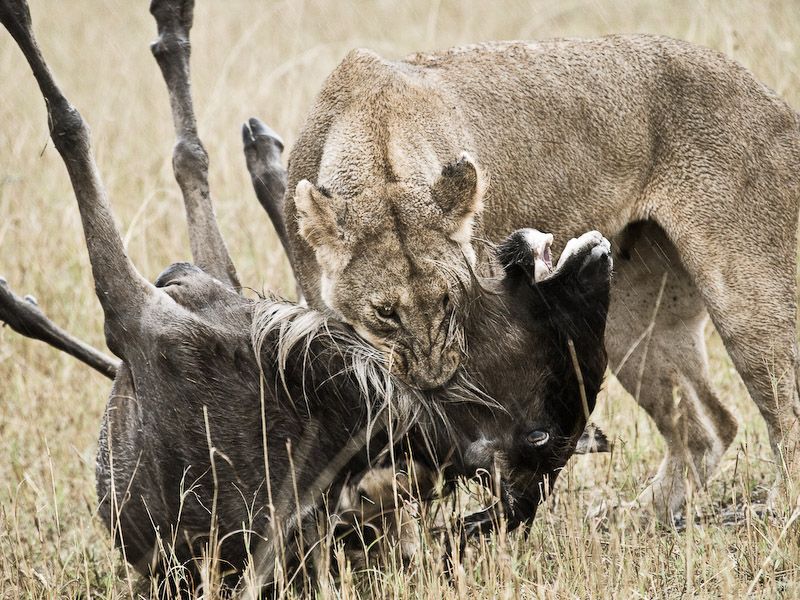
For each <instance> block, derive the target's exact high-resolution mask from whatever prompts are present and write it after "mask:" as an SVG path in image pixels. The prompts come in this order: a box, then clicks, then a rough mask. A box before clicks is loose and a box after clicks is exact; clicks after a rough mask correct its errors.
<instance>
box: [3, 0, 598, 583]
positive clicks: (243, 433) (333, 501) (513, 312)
mask: <svg viewBox="0 0 800 600" xmlns="http://www.w3.org/2000/svg"><path fill="white" fill-rule="evenodd" d="M151 11H152V12H153V14H154V16H155V17H156V20H157V22H158V26H159V34H160V37H159V40H158V41H157V42H156V43H155V44H154V45H153V52H154V55H155V56H156V59H157V61H158V63H159V65H160V67H161V69H162V72H163V74H164V77H165V80H166V81H167V85H168V88H169V91H170V100H171V104H172V108H173V119H174V122H175V128H176V136H177V144H176V147H175V151H174V157H173V164H174V167H175V173H176V179H177V180H178V182H179V184H180V186H181V189H182V191H183V194H184V200H185V202H186V206H187V215H188V221H189V228H190V238H191V241H192V252H193V255H194V257H195V260H196V261H197V263H198V264H199V265H200V266H195V265H192V264H188V263H179V264H175V265H172V266H171V267H169V268H167V269H166V270H165V271H164V272H163V273H162V274H161V275H160V276H159V277H158V279H157V280H156V282H155V284H150V283H149V282H147V281H146V280H145V279H144V278H143V277H142V276H141V275H140V273H139V272H138V271H137V270H136V268H135V267H134V266H133V264H132V263H131V261H130V260H129V259H128V256H127V254H126V252H125V249H124V247H123V244H122V240H121V237H120V235H119V232H118V231H117V229H116V226H115V225H114V222H113V218H112V213H111V208H110V204H109V202H108V199H107V198H106V195H105V192H104V188H103V185H102V182H101V180H100V177H99V174H98V171H97V168H96V165H95V163H94V159H93V156H92V149H91V142H90V138H89V132H88V128H87V126H86V124H85V122H84V121H83V119H82V117H81V116H80V114H79V113H78V111H77V110H76V109H75V108H74V107H73V106H72V105H71V104H70V103H69V102H68V100H67V99H66V98H65V97H64V95H63V94H62V93H61V91H60V90H59V88H58V86H57V85H56V83H55V81H54V79H53V77H52V75H51V73H50V71H49V69H48V67H47V65H46V64H45V61H44V59H43V57H42V55H41V53H40V52H39V50H38V47H37V45H36V42H35V39H34V36H33V32H32V26H31V19H30V13H29V11H28V8H27V5H26V4H25V3H24V2H23V3H18V2H12V1H11V0H1V1H0V21H2V23H3V24H4V26H5V27H6V28H7V29H8V31H9V32H10V33H11V35H12V36H13V37H14V39H15V40H16V41H17V43H18V45H19V46H20V48H21V49H22V51H23V53H24V54H25V56H26V58H27V59H28V61H29V63H30V66H31V68H32V69H33V73H34V76H35V78H36V80H37V82H38V83H39V86H40V89H41V91H42V95H43V96H44V98H45V101H46V104H47V108H48V118H49V122H50V128H51V137H52V139H53V142H54V144H55V146H56V148H57V150H58V152H59V153H60V154H61V156H62V158H63V160H64V163H65V165H66V167H67V170H68V172H69V175H70V178H71V181H72V185H73V188H74V191H75V194H76V197H77V200H78V208H79V210H80V214H81V219H82V224H83V228H84V234H85V239H86V243H87V247H88V251H89V256H90V260H91V265H92V272H93V275H94V279H95V285H96V290H97V295H98V298H99V300H100V303H101V305H102V307H103V310H104V313H105V334H106V340H107V343H108V347H109V349H111V351H112V352H114V354H116V355H117V356H118V357H119V358H120V359H121V362H120V363H118V364H114V363H113V362H111V363H109V362H108V361H103V360H99V361H95V362H96V364H95V366H96V367H99V368H101V369H103V370H104V371H105V372H106V373H110V372H112V371H113V372H114V373H115V378H114V383H113V386H112V390H111V394H110V398H109V401H108V404H107V407H106V411H105V415H104V421H103V424H102V428H101V433H100V439H99V447H98V452H97V490H98V495H99V500H100V509H99V512H100V515H101V517H102V518H103V520H104V522H105V523H106V525H107V526H108V528H109V530H110V531H111V532H112V534H113V535H114V537H115V540H116V542H117V543H118V544H119V546H120V547H121V549H122V551H123V553H124V556H125V558H126V560H127V561H129V562H130V563H131V564H133V565H134V566H135V568H136V569H137V570H138V571H140V572H141V573H145V574H158V575H160V576H162V577H165V578H167V579H168V580H169V583H170V585H177V586H179V587H181V588H191V587H193V586H196V585H198V584H199V583H200V582H199V581H198V577H199V571H200V568H199V566H198V565H199V564H200V563H201V562H202V561H203V560H204V559H207V560H211V561H212V562H213V565H214V567H213V568H216V569H218V570H219V572H220V574H221V576H222V577H223V578H224V579H225V581H226V582H228V584H229V585H230V586H232V587H234V586H240V587H241V588H242V590H243V591H255V592H257V590H258V589H260V587H261V586H262V585H268V584H271V583H272V582H273V580H274V578H275V576H276V575H275V565H276V564H282V563H284V562H285V563H288V564H290V565H295V566H296V565H297V563H298V562H302V558H303V556H304V554H305V552H306V551H307V550H308V548H309V547H311V546H313V542H314V540H315V538H314V535H315V532H316V531H317V528H318V527H319V526H323V528H324V527H325V525H326V520H327V519H328V518H334V517H336V516H337V514H338V512H337V511H339V508H340V499H341V498H342V497H343V496H344V495H346V491H347V488H348V486H349V485H350V482H351V481H353V480H355V479H357V478H358V477H359V476H360V475H361V474H363V473H364V472H366V471H368V470H369V469H371V468H373V467H376V466H377V467H385V466H387V465H391V466H392V468H395V465H396V464H397V463H399V464H400V465H408V466H409V469H410V468H411V466H413V465H419V466H420V467H421V468H423V469H425V470H427V471H429V472H432V473H439V472H441V473H442V474H443V477H444V479H445V480H450V479H453V478H456V477H472V476H474V475H475V474H478V473H486V474H489V475H490V481H489V482H488V483H489V484H490V485H492V486H495V487H496V490H497V492H498V495H499V498H500V501H501V502H500V505H499V506H497V507H492V508H490V509H487V510H486V511H484V512H480V513H476V514H475V515H471V516H468V517H466V523H465V525H466V529H467V534H468V535H469V534H472V533H477V532H486V531H489V530H491V528H492V527H493V526H494V524H495V523H496V522H497V520H498V518H499V517H500V515H501V513H502V514H503V515H504V516H505V518H506V519H507V521H508V523H509V526H510V527H515V526H517V525H519V524H520V523H524V522H527V521H529V520H530V519H532V518H533V516H534V515H535V512H536V509H537V506H538V504H539V501H540V499H541V497H542V495H543V494H544V493H545V492H546V491H547V489H548V488H549V487H550V486H552V484H553V482H554V480H555V478H556V477H557V476H558V473H559V471H560V469H561V468H562V467H563V465H564V464H565V463H566V461H567V459H568V458H569V456H570V455H571V454H572V452H573V450H574V448H575V444H576V442H577V440H578V438H579V437H580V435H581V432H582V431H583V427H584V425H585V423H586V419H587V417H588V415H589V413H590V412H591V410H592V408H593V406H594V402H595V397H596V395H597V392H598V390H599V388H600V385H601V382H602V377H603V372H604V369H605V366H606V356H605V350H604V347H603V332H604V327H605V319H606V314H607V310H608V301H609V281H610V269H611V259H610V248H609V244H608V242H607V241H606V240H605V239H604V238H603V237H602V236H601V235H600V234H599V233H597V232H590V233H588V234H585V235H583V236H581V237H580V238H579V239H576V240H575V241H574V242H573V244H572V246H571V250H570V251H569V252H564V253H563V254H562V257H561V260H560V262H559V264H558V266H557V267H556V269H555V270H554V271H553V272H552V273H549V270H550V269H549V265H547V264H546V263H548V262H549V259H548V254H549V244H550V238H548V237H547V236H543V235H541V234H538V233H537V232H534V231H533V230H521V231H519V232H517V233H515V234H514V235H512V236H511V237H509V238H508V239H507V240H506V241H505V242H504V243H503V244H502V245H501V246H500V247H499V249H498V260H499V263H500V264H501V265H502V266H503V268H504V273H503V275H502V276H498V277H495V278H480V279H478V278H477V276H475V275H474V274H471V273H467V275H466V276H468V277H472V278H474V281H471V282H470V285H469V286H467V288H468V289H467V290H466V291H465V294H464V295H463V296H462V297H461V299H460V301H461V302H463V303H464V305H463V307H462V308H463V310H464V311H466V312H467V313H468V314H469V318H468V319H467V323H468V324H467V325H466V328H465V333H466V335H465V336H464V342H465V344H467V345H468V347H469V355H470V359H469V360H468V361H466V362H465V364H464V366H463V369H462V370H460V371H459V373H458V375H457V377H456V379H455V380H454V381H453V382H451V384H450V385H449V386H448V387H447V388H445V389H441V390H436V391H432V392H427V393H423V392H420V391H418V390H415V389H413V388H411V387H409V386H407V385H406V384H404V383H402V382H401V381H400V380H398V379H396V378H395V377H394V376H393V375H392V374H391V373H390V370H389V369H388V368H387V365H386V362H385V356H384V355H383V354H382V353H381V352H379V351H378V350H376V349H375V348H373V347H372V346H370V345H368V344H366V343H365V342H364V341H363V340H362V339H361V338H359V337H358V336H357V335H356V334H355V333H354V332H353V331H352V329H351V328H350V327H349V326H346V325H344V324H342V323H340V322H338V321H335V320H332V319H330V318H328V317H326V316H325V315H322V314H320V313H318V312H316V311H314V310H312V309H307V308H303V307H300V306H297V305H295V304H292V303H289V302H286V301H282V300H275V299H262V300H258V301H253V300H250V299H247V298H245V297H244V296H242V295H241V294H240V293H239V288H240V286H239V283H238V277H237V275H236V271H235V269H234V267H233V262H232V260H231V258H230V256H229V254H228V251H227V249H226V247H225V244H224V243H223V241H222V238H221V236H220V235H219V231H218V229H217V224H216V220H215V218H214V213H213V209H212V205H211V201H210V196H209V189H208V183H207V157H206V154H205V150H204V149H203V147H202V144H201V143H200V140H199V138H198V137H197V133H196V128H195V123H194V114H193V111H192V106H191V99H190V97H189V85H188V51H189V45H188V32H189V28H190V26H191V19H192V2H190V1H183V2H179V1H170V0H155V1H154V2H153V3H152V5H151ZM250 131H251V133H252V131H253V129H252V127H251V129H250ZM255 135H256V137H260V138H265V139H259V140H255V139H254V143H255V142H256V141H257V142H265V143H267V144H268V145H269V144H271V147H272V148H273V149H274V148H275V147H276V140H275V139H274V138H271V137H270V136H269V135H268V134H267V135H264V136H261V135H260V133H259V131H256V132H255ZM255 146H256V148H255V152H256V154H258V148H257V146H258V144H255ZM250 149H251V150H253V146H251V148H250ZM270 156H271V157H272V158H274V154H272V155H270ZM256 159H257V161H258V160H259V157H258V156H257V157H256ZM261 159H264V160H269V157H265V156H264V155H261ZM262 162H263V161H262ZM262 166H263V164H262ZM276 185H281V183H280V181H278V182H277V184H276ZM268 187H269V186H268ZM543 264H544V265H545V266H544V272H542V269H541V267H542V265H543ZM201 267H202V268H201ZM17 300H18V299H16V298H15V297H14V296H13V295H12V294H10V292H9V290H7V289H4V290H3V294H0V308H2V310H3V311H6V312H4V313H3V318H4V320H8V321H9V322H10V323H11V324H12V325H17V326H21V327H22V328H23V329H24V328H25V327H26V326H28V325H29V324H30V323H31V318H30V315H31V314H33V319H32V320H33V322H37V323H40V324H41V323H42V315H41V313H39V312H38V311H35V310H33V308H32V307H31V306H30V305H28V304H26V303H25V301H21V302H18V301H17ZM20 308H21V310H20ZM26 309H27V310H26ZM31 311H33V312H31ZM29 333H33V331H32V330H29ZM39 333H40V334H42V335H41V336H42V337H44V338H46V339H48V340H50V341H54V340H62V342H63V345H65V346H66V347H68V348H69V349H71V350H72V351H73V352H74V353H75V354H76V355H78V356H79V357H81V358H83V359H85V360H95V359H96V358H97V357H96V356H94V355H93V354H92V353H91V352H90V351H88V350H86V349H85V348H84V349H76V347H75V345H74V343H73V342H71V341H69V340H67V341H65V342H64V336H63V335H62V334H61V333H59V332H57V331H54V330H48V331H44V330H42V331H39ZM420 491H421V492H422V493H425V491H426V490H420ZM351 508H352V503H351V505H350V506H348V507H347V509H348V510H350V509H351ZM309 536H311V537H310V538H309ZM175 565H179V566H181V567H185V568H181V569H172V567H173V566H175ZM243 572H245V577H244V578H242V573H243Z"/></svg>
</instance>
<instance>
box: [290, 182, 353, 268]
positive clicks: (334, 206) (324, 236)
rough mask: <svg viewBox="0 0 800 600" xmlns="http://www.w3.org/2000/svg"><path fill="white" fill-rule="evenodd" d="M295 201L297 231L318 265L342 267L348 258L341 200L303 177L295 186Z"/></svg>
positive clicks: (343, 205) (342, 202) (344, 205)
mask: <svg viewBox="0 0 800 600" xmlns="http://www.w3.org/2000/svg"><path fill="white" fill-rule="evenodd" d="M294 205H295V208H296V210H297V226H298V230H299V231H300V235H301V236H303V239H305V241H306V242H308V245H309V246H311V248H313V250H314V253H315V254H316V256H317V262H318V263H319V264H320V266H321V267H322V268H323V269H324V270H326V271H328V272H336V271H338V270H339V269H341V268H342V267H344V266H345V265H346V264H347V262H348V261H349V252H348V250H347V244H346V242H345V232H344V221H345V215H346V214H347V206H346V204H345V202H344V200H342V199H341V198H339V197H338V196H335V195H333V194H330V193H328V192H327V191H326V190H325V189H317V188H316V187H314V185H313V184H312V183H311V182H310V181H309V180H308V179H303V180H302V181H301V182H300V183H298V184H297V187H296V188H295V192H294Z"/></svg>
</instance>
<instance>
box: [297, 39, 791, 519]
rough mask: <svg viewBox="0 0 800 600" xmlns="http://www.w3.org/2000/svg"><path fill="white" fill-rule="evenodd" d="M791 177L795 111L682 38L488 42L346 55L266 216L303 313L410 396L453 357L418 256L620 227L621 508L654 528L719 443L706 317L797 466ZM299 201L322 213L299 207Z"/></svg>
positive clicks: (431, 266) (724, 437) (435, 278)
mask: <svg viewBox="0 0 800 600" xmlns="http://www.w3.org/2000/svg"><path fill="white" fill-rule="evenodd" d="M465 153H466V154H465ZM464 156H466V157H468V158H466V159H465V158H462V157H464ZM465 160H466V161H467V162H468V163H469V164H470V165H472V166H473V167H474V172H475V173H476V175H475V176H472V175H471V171H470V169H469V168H465V166H464V161H465ZM458 165H461V166H460V167H459V166H458ZM798 167H800V120H799V119H798V115H797V114H796V113H795V111H794V110H793V109H792V108H791V107H789V106H788V105H787V104H786V103H785V102H784V101H783V100H782V99H781V98H780V97H778V96H777V95H776V94H775V93H774V92H773V91H771V90H770V89H768V88H767V87H766V86H764V85H763V84H762V83H760V82H759V81H758V80H757V79H756V78H755V77H754V76H753V75H752V74H751V73H749V72H748V71H747V70H746V69H744V68H743V67H741V66H740V65H738V64H736V63H735V62H734V61H732V60H730V59H728V58H726V57H725V56H723V55H722V54H720V53H718V52H716V51H713V50H710V49H707V48H703V47H699V46H695V45H692V44H689V43H686V42H682V41H677V40H673V39H668V38H662V37H653V36H647V35H631V36H610V37H606V38H602V39H597V40H578V39H564V40H550V41H543V42H489V43H484V44H477V45H473V46H466V47H462V48H454V49H450V50H445V51H441V52H433V53H420V54H415V55H412V56H409V57H406V58H404V59H402V60H398V61H394V62H390V61H387V60H385V59H383V58H381V57H380V56H378V55H377V54H375V53H373V52H371V51H369V50H354V51H353V52H351V53H350V54H349V55H348V56H347V57H346V58H345V59H344V61H343V62H342V63H341V64H340V65H339V67H337V69H336V70H335V71H334V72H333V73H332V74H331V75H330V76H329V78H328V79H327V81H326V82H325V84H324V85H323V87H322V89H321V91H320V93H319V95H318V97H317V99H316V101H315V103H314V105H313V107H312V108H311V112H310V114H309V116H308V117H307V119H306V121H305V124H304V125H303V127H302V131H301V132H300V134H299V136H298V139H297V142H296V144H295V147H294V148H293V150H292V153H291V157H290V162H289V185H288V191H287V195H286V217H287V218H286V223H287V228H288V234H289V239H290V245H291V248H292V255H293V263H294V267H295V269H296V272H297V276H298V279H299V282H300V285H301V286H302V288H303V291H304V293H305V295H306V298H307V300H308V302H309V304H310V305H311V306H313V307H316V308H319V309H322V310H326V311H328V312H331V313H334V314H336V315H338V316H340V317H342V318H344V319H345V320H346V321H348V322H350V323H352V324H353V325H354V326H355V327H356V328H357V329H358V330H359V331H361V332H362V333H364V335H365V337H367V338H368V339H370V340H372V341H373V342H374V343H377V344H380V345H383V346H387V345H391V347H392V349H393V352H394V355H395V356H397V357H398V359H397V360H396V361H395V370H396V372H398V373H399V374H400V375H401V376H403V377H404V378H406V379H407V380H409V381H410V382H412V383H414V384H415V385H418V386H420V387H435V386H437V385H441V384H442V383H444V382H445V381H447V379H448V378H449V377H450V376H451V375H452V374H453V373H454V372H455V369H456V365H457V364H458V362H459V360H460V356H461V352H460V351H459V350H458V349H457V348H455V347H454V346H453V345H452V344H449V343H448V340H447V338H446V336H444V335H443V334H442V333H441V332H442V330H443V327H442V323H443V322H444V321H446V320H448V319H450V318H451V315H450V313H449V312H448V307H452V306H457V305H458V303H457V302H455V303H452V304H448V302H449V301H452V300H453V296H454V290H453V289H451V286H449V285H448V282H447V279H446V278H445V277H443V276H442V274H441V272H440V270H439V269H437V268H436V267H437V265H441V264H443V263H444V264H450V265H455V264H461V263H463V261H464V255H465V254H466V255H467V256H469V254H470V253H471V252H472V251H473V250H474V251H477V252H478V254H479V260H478V264H477V268H478V270H479V271H484V270H485V269H487V268H488V266H487V263H486V262H484V261H483V260H482V257H481V256H480V248H479V246H478V245H475V246H474V248H469V247H465V245H464V244H459V243H457V242H456V241H454V233H455V232H457V231H460V233H461V234H463V228H464V227H472V226H473V223H474V231H473V235H474V236H475V237H476V238H489V239H501V238H503V237H504V236H506V235H507V234H508V233H510V232H511V231H512V230H514V229H516V228H518V227H523V226H534V227H537V228H538V229H540V230H542V231H548V232H552V233H553V234H555V239H556V244H558V243H563V242H564V241H565V240H568V239H569V238H570V237H573V236H575V235H576V234H578V233H580V232H582V231H585V230H588V229H598V230H600V231H602V232H603V233H604V234H605V235H606V236H608V237H611V236H620V237H619V238H618V239H617V240H615V241H616V242H617V243H616V244H615V246H619V247H620V249H621V251H622V254H620V255H619V256H618V257H617V258H618V260H617V261H616V267H617V277H616V278H615V282H614V288H613V291H612V306H611V312H610V317H609V335H608V341H607V343H608V350H609V357H610V361H609V362H610V365H612V367H613V368H614V372H615V373H616V375H617V376H618V377H619V379H620V381H621V382H622V384H623V385H624V386H625V388H626V389H627V390H628V391H630V392H631V393H632V394H634V395H635V396H636V398H637V400H638V401H639V402H640V404H641V405H642V406H643V407H644V408H645V409H646V410H647V411H648V413H649V414H650V415H651V416H652V417H653V419H654V420H655V422H656V424H657V425H658V427H659V430H660V431H661V433H662V434H663V435H664V436H665V439H666V442H667V453H666V457H665V460H664V464H663V465H662V468H661V470H660V471H659V474H658V476H657V477H656V480H655V481H654V482H653V484H652V486H651V487H650V488H648V489H647V490H645V491H644V492H643V493H642V495H641V499H642V501H643V502H644V503H645V504H647V505H649V506H652V507H653V508H654V509H655V510H656V512H657V513H658V514H659V515H661V516H665V517H666V516H669V514H670V513H671V512H673V511H675V510H677V509H678V508H679V507H680V505H681V504H682V501H683V498H684V493H683V481H682V477H683V476H682V473H683V472H684V471H685V470H686V469H687V468H688V470H689V472H694V473H697V479H698V480H699V481H700V482H702V481H705V480H706V478H707V477H708V476H709V475H710V474H711V473H712V472H713V471H714V469H715V468H716V466H717V464H718V463H719V460H720V458H721V456H722V453H723V452H724V450H725V448H726V447H727V446H728V445H729V444H730V442H731V440H732V439H733V436H734V434H735V432H736V422H735V419H734V418H733V416H732V415H731V413H730V412H729V411H728V410H727V409H726V408H725V407H724V406H723V405H722V403H721V401H720V400H719V398H718V396H717V393H716V392H715V391H714V389H713V387H712V385H711V382H710V379H709V375H708V368H707V359H706V355H705V349H704V341H703V335H702V325H703V323H704V320H705V319H706V316H707V315H709V314H710V316H711V319H712V321H713V322H714V325H715V326H716V328H717V330H718V331H719V334H720V336H721V337H722V340H723V342H724V343H725V346H726V348H727V350H728V352H729V354H730V356H731V358H732V360H733V362H734V365H735V366H736V368H737V370H738V371H739V373H740V374H741V376H742V379H743V380H744V383H745V384H746V386H747V389H748V391H749V392H750V395H751V397H752V398H753V400H754V401H755V402H756V404H757V405H758V407H759V409H760V411H761V414H762V415H763V416H764V418H765V420H766V422H767V427H768V431H769V436H770V440H771V443H772V447H773V450H774V451H775V452H776V453H777V452H779V451H780V452H781V454H782V460H781V461H778V462H783V461H785V462H786V464H788V465H789V469H790V474H791V475H795V474H797V472H798V469H797V468H796V463H797V462H798V461H797V460H796V459H795V453H796V448H797V443H798V426H797V422H798V415H800V401H799V400H798V392H797V378H798V375H797V374H798V364H797V344H796V315H795V313H796V281H795V272H796V269H795V262H796V258H795V254H796V229H797V219H798V197H799V195H800V175H799V174H798V173H800V169H798ZM304 180H307V181H308V182H310V184H311V185H309V183H303V182H304ZM441 190H446V192H445V193H444V194H442V193H440V191H441ZM309 197H313V198H314V199H315V200H316V201H317V202H318V203H319V207H321V208H322V209H324V210H326V211H328V212H327V213H323V212H320V211H317V212H316V213H314V214H311V213H309V212H308V211H306V210H304V209H303V206H304V205H306V204H307V203H308V202H307V201H308V198H309ZM481 206H482V207H483V210H482V211H481V210H480V209H481ZM325 215H327V218H328V220H327V221H326V216H325ZM331 216H332V219H333V220H331ZM632 224H633V226H632ZM631 226H632V227H631ZM325 228H327V231H328V232H329V235H327V236H311V235H308V233H307V232H308V231H310V230H314V231H317V232H319V231H323V230H325ZM304 234H305V235H304ZM554 250H555V251H556V252H555V254H556V255H557V254H558V250H559V248H557V247H556V248H554ZM743 255H746V260H743ZM326 257H335V261H333V260H332V259H331V260H332V262H336V263H337V264H335V265H333V264H329V260H328V259H327V258H326ZM662 282H663V283H662ZM379 302H387V303H389V304H390V305H391V307H392V310H393V311H394V312H393V315H394V316H396V317H397V320H396V321H395V322H388V323H387V322H384V321H382V320H381V318H380V316H379V315H376V303H379ZM651 327H652V333H648V332H649V330H650V328H651ZM673 390H677V393H678V394H679V395H680V397H681V398H682V402H681V403H680V409H678V408H676V407H675V406H674V400H673V398H674V393H673ZM678 413H679V414H678ZM676 418H677V423H676ZM676 427H677V430H678V431H687V432H688V439H689V440H690V443H689V447H688V448H686V449H685V450H686V452H684V449H682V448H681V447H680V444H681V442H680V440H679V437H680V438H681V439H682V437H683V436H677V435H676V434H675V431H676ZM686 456H689V457H690V459H689V463H690V464H686V461H685V458H684V457H686ZM690 465H691V466H690Z"/></svg>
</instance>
